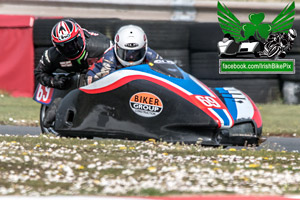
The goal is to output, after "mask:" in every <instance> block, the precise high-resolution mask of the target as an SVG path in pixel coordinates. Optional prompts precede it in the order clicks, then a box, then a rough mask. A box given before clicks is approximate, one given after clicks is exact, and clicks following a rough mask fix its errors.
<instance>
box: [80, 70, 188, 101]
mask: <svg viewBox="0 0 300 200" xmlns="http://www.w3.org/2000/svg"><path fill="white" fill-rule="evenodd" d="M132 75H141V76H148V77H151V78H155V79H157V80H160V81H163V82H165V83H167V84H169V85H172V86H173V87H175V88H177V89H179V90H181V91H182V92H184V93H186V94H187V95H192V93H191V92H189V91H187V90H186V89H184V88H182V87H180V86H178V85H176V84H174V83H172V82H171V81H168V80H167V79H164V78H161V77H158V76H155V75H152V74H149V73H146V72H141V71H136V70H120V71H116V72H114V73H112V74H111V75H109V76H105V77H103V78H101V79H100V80H98V81H95V82H93V83H92V84H90V85H87V86H84V87H81V88H82V89H86V90H95V89H100V88H104V87H106V86H109V85H111V84H113V83H115V82H117V81H118V80H120V79H122V78H125V77H126V76H132Z"/></svg>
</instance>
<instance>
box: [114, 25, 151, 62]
mask: <svg viewBox="0 0 300 200" xmlns="http://www.w3.org/2000/svg"><path fill="white" fill-rule="evenodd" d="M147 48H148V40H147V36H146V34H145V32H144V31H143V29H142V28H140V27H138V26H135V25H126V26H122V27H121V28H120V29H119V30H118V32H117V33H116V35H115V45H114V50H115V54H116V56H117V58H118V60H119V62H120V63H121V64H122V65H123V66H124V67H127V66H133V65H139V64H141V63H142V62H143V60H144V58H145V56H146V53H147Z"/></svg>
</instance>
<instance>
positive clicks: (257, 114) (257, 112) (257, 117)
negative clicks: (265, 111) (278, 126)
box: [243, 93, 262, 128]
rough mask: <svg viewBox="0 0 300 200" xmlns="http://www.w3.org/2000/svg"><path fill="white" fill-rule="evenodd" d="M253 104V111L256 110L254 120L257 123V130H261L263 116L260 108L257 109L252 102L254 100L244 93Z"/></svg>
mask: <svg viewBox="0 0 300 200" xmlns="http://www.w3.org/2000/svg"><path fill="white" fill-rule="evenodd" d="M243 94H244V95H245V96H246V97H247V98H248V99H249V101H250V102H251V104H252V106H253V110H254V114H253V117H252V119H253V120H254V121H255V123H256V125H257V128H260V127H261V126H262V119H261V115H260V112H259V110H258V108H257V107H256V105H255V103H254V102H253V101H252V99H251V98H250V97H249V96H248V95H247V94H245V93H243Z"/></svg>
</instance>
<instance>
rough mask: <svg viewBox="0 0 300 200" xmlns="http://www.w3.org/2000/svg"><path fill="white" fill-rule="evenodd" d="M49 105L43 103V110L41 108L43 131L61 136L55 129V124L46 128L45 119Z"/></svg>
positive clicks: (43, 132)
mask: <svg viewBox="0 0 300 200" xmlns="http://www.w3.org/2000/svg"><path fill="white" fill-rule="evenodd" d="M48 108H49V107H48V106H47V105H44V104H42V105H41V110H40V127H41V131H42V134H48V133H52V134H54V135H56V136H60V135H59V133H57V132H56V131H54V129H53V125H51V126H50V127H49V128H46V127H45V126H44V124H43V121H44V119H45V116H46V111H47V110H48Z"/></svg>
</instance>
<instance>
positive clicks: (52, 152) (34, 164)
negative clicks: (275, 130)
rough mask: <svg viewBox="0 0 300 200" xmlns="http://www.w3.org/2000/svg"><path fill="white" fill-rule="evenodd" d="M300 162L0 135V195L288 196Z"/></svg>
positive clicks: (291, 157)
mask: <svg viewBox="0 0 300 200" xmlns="http://www.w3.org/2000/svg"><path fill="white" fill-rule="evenodd" d="M299 166H300V154H299V153H289V152H285V151H276V149H273V150H270V149H268V148H267V150H260V151H256V150H253V149H251V148H247V149H246V148H245V149H242V150H236V149H233V148H232V149H211V148H203V147H201V146H197V145H179V144H167V143H161V142H155V141H153V140H150V141H148V142H132V141H120V140H97V141H95V140H82V139H66V138H56V137H53V136H50V135H42V136H25V137H18V136H0V182H1V185H0V194H1V195H8V194H14V195H137V196H152V195H172V194H207V193H214V194H215V193H232V194H244V195H245V194H291V193H299V192H300V185H299V180H300V167H299Z"/></svg>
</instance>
